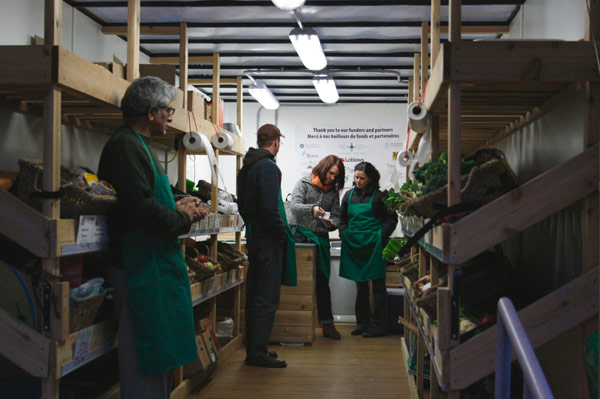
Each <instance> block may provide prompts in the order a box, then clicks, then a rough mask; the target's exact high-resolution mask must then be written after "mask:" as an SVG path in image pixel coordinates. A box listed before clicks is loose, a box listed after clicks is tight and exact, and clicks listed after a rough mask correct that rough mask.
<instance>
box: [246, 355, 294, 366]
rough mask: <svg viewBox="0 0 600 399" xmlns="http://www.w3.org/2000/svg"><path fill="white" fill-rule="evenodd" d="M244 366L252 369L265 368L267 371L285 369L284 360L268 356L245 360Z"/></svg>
mask: <svg viewBox="0 0 600 399" xmlns="http://www.w3.org/2000/svg"><path fill="white" fill-rule="evenodd" d="M246 365H248V366H254V367H266V368H269V369H281V368H284V367H287V363H286V362H285V360H277V359H275V358H273V357H271V356H270V355H267V356H263V357H255V358H246Z"/></svg>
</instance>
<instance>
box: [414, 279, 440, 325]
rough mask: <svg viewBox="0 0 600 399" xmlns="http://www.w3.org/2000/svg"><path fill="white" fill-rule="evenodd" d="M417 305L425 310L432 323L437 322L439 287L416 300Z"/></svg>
mask: <svg viewBox="0 0 600 399" xmlns="http://www.w3.org/2000/svg"><path fill="white" fill-rule="evenodd" d="M415 305H417V306H418V307H420V308H423V310H424V311H425V313H427V315H428V316H429V317H430V318H431V321H434V320H437V286H436V287H431V288H430V289H428V290H427V291H425V294H423V295H422V296H421V297H420V298H418V299H416V300H415Z"/></svg>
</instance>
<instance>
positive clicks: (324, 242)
mask: <svg viewBox="0 0 600 399" xmlns="http://www.w3.org/2000/svg"><path fill="white" fill-rule="evenodd" d="M296 230H298V231H299V232H300V233H302V234H303V235H304V237H306V238H308V239H309V240H311V241H312V242H313V243H315V244H316V245H317V267H318V268H319V270H321V271H322V272H323V273H324V274H325V276H327V278H329V275H330V274H331V261H330V259H331V252H330V249H331V244H330V243H329V236H318V235H316V234H315V232H314V231H312V230H310V229H307V228H306V227H302V226H296ZM294 233H295V231H294Z"/></svg>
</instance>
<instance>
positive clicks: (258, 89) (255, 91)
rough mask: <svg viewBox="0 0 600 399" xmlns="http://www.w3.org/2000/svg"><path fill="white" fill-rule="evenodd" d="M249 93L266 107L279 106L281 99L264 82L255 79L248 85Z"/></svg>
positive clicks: (273, 107) (275, 107) (274, 107)
mask: <svg viewBox="0 0 600 399" xmlns="http://www.w3.org/2000/svg"><path fill="white" fill-rule="evenodd" d="M248 93H250V95H251V96H252V97H254V99H255V100H256V101H258V102H259V103H260V105H262V106H263V107H265V108H266V109H277V108H279V101H278V100H277V98H275V96H274V95H273V93H272V92H271V90H269V88H268V87H267V85H266V84H265V83H264V82H261V81H260V80H253V81H252V83H250V86H248Z"/></svg>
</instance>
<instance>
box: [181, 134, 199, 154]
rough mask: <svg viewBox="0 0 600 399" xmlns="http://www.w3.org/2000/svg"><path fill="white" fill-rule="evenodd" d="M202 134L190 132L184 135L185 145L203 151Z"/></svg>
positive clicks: (189, 148) (192, 149) (193, 149)
mask: <svg viewBox="0 0 600 399" xmlns="http://www.w3.org/2000/svg"><path fill="white" fill-rule="evenodd" d="M201 137H202V135H201V134H200V133H198V132H189V133H186V134H185V135H184V136H183V145H184V146H185V148H187V149H188V150H190V151H202V150H203V148H202V147H203V146H202V139H201Z"/></svg>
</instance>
